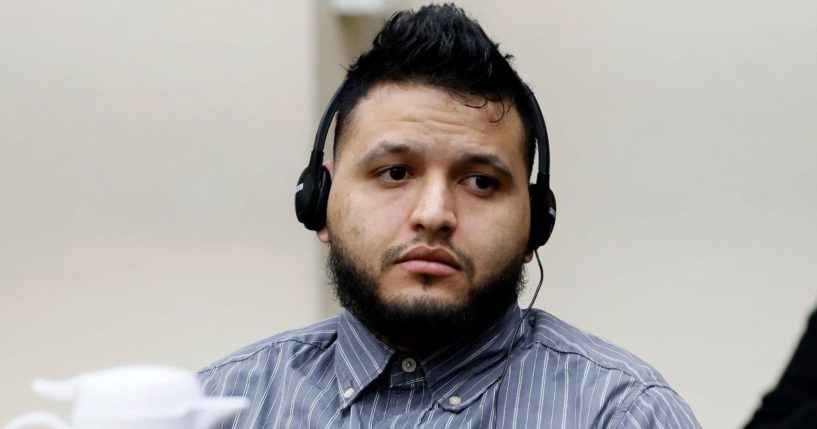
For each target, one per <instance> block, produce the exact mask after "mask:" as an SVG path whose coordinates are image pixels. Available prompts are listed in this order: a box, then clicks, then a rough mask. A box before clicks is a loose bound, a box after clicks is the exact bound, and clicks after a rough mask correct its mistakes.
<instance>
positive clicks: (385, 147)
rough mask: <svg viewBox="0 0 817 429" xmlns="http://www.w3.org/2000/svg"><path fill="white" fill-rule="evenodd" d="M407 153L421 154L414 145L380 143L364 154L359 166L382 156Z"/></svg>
mask: <svg viewBox="0 0 817 429" xmlns="http://www.w3.org/2000/svg"><path fill="white" fill-rule="evenodd" d="M409 152H422V151H421V150H420V149H419V148H417V147H416V146H414V145H411V144H407V143H397V142H390V141H386V140H384V141H381V142H379V143H377V144H376V145H375V147H374V148H372V149H371V150H369V151H368V152H366V153H365V154H364V155H363V157H361V158H360V162H358V164H360V165H366V164H368V163H370V162H372V161H373V160H375V159H377V158H379V157H381V156H383V155H393V154H398V153H409Z"/></svg>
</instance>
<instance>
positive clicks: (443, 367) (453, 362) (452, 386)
mask: <svg viewBox="0 0 817 429" xmlns="http://www.w3.org/2000/svg"><path fill="white" fill-rule="evenodd" d="M521 320H522V314H521V312H520V310H519V307H518V306H517V305H516V303H514V304H513V305H511V306H510V307H508V309H507V310H505V312H504V313H503V314H502V315H501V316H500V318H499V319H497V321H496V322H494V324H493V325H492V326H491V327H489V328H488V329H487V330H486V331H484V332H482V333H481V334H479V335H476V336H465V338H463V339H461V340H458V341H456V342H454V343H452V344H450V345H449V346H447V347H445V348H443V349H442V350H440V351H438V352H437V353H434V354H432V355H430V356H429V357H428V358H426V359H423V360H422V361H421V365H422V366H423V369H424V370H425V374H426V382H427V383H428V386H429V387H430V388H431V392H432V396H433V397H434V399H435V400H436V401H437V402H438V403H439V405H440V406H441V407H442V408H444V409H446V410H449V411H460V410H462V409H463V408H465V407H467V406H468V405H470V404H471V403H472V402H474V401H475V400H476V399H478V398H479V397H480V396H481V395H482V393H483V392H485V390H487V389H488V388H489V387H490V386H491V385H493V384H494V383H495V382H496V381H498V380H499V378H500V377H501V376H502V373H503V371H504V369H505V365H504V363H505V358H506V356H507V354H508V347H509V346H510V345H511V341H512V340H513V342H514V345H515V346H516V343H518V342H519V340H520V339H522V338H525V337H526V336H527V335H528V331H529V330H530V327H529V326H527V325H526V324H524V323H523V324H522V327H521V329H520V332H519V333H518V334H517V335H516V336H515V337H513V335H514V333H515V332H516V327H517V326H518V325H519V322H520V321H521ZM512 337H513V338H512ZM454 397H456V398H455V399H454V400H452V398H454Z"/></svg>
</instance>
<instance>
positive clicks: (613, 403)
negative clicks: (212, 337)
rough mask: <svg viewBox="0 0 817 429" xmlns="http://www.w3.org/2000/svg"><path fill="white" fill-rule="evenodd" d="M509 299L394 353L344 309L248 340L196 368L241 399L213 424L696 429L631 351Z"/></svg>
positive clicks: (216, 387)
mask: <svg viewBox="0 0 817 429" xmlns="http://www.w3.org/2000/svg"><path fill="white" fill-rule="evenodd" d="M521 317H522V313H521V311H520V310H519V308H518V307H516V306H515V305H514V306H513V307H512V308H510V309H509V310H508V311H507V312H506V313H505V314H504V315H503V316H502V317H501V318H500V320H499V321H498V322H497V323H496V324H494V325H493V326H492V327H491V328H490V329H488V330H487V331H486V332H485V333H484V334H483V335H480V336H478V337H476V338H463V339H461V340H459V341H458V342H456V343H454V344H451V345H450V346H448V347H446V348H445V349H443V350H440V351H438V352H437V353H435V354H433V355H430V356H424V357H420V356H411V355H405V354H401V353H399V352H396V351H395V350H393V349H391V348H389V347H387V346H386V345H384V344H383V343H382V342H380V341H379V340H378V339H377V338H376V337H375V336H374V335H373V334H372V333H371V332H370V331H369V330H368V329H366V327H365V326H363V324H361V323H360V321H359V320H357V319H356V318H355V317H354V316H352V315H351V314H350V313H348V312H343V313H342V314H341V315H339V316H337V317H334V318H332V319H329V320H326V321H323V322H320V323H317V324H315V325H312V326H309V327H307V328H303V329H298V330H295V331H290V332H285V333H282V334H280V335H276V336H273V337H271V338H268V339H266V340H263V341H260V342H258V343H255V344H252V345H250V346H247V347H245V348H243V349H241V350H239V351H237V352H235V353H233V354H231V355H229V356H228V357H226V358H224V359H222V360H220V361H218V362H216V363H214V364H213V365H211V366H209V367H207V368H205V369H203V370H202V371H201V372H200V373H199V376H200V378H201V381H202V386H203V389H204V392H205V393H206V394H208V395H230V396H232V395H240V396H246V397H248V398H249V399H250V401H251V406H250V408H248V409H246V410H244V411H242V412H241V413H240V414H239V415H238V416H237V417H236V419H234V420H232V421H228V422H225V423H224V424H223V425H222V426H221V427H222V428H241V429H244V428H248V429H250V428H251V429H256V428H341V427H343V428H429V429H430V428H491V427H497V428H508V429H516V428H667V429H669V428H678V429H680V428H699V427H700V425H699V424H698V422H697V421H696V420H695V417H694V416H693V414H692V411H691V410H690V408H689V406H688V405H687V404H686V403H685V402H684V400H683V399H681V397H680V396H678V394H677V393H675V391H673V390H672V389H671V388H670V387H669V386H668V385H667V383H666V381H664V379H663V378H662V377H661V375H660V374H658V372H657V371H656V370H655V369H653V368H652V367H650V366H649V365H647V364H646V363H644V362H642V361H641V360H640V359H638V358H637V357H635V356H633V355H632V354H630V353H628V352H627V351H624V350H622V349H621V348H618V347H616V346H614V345H612V344H610V343H608V342H606V341H603V340H601V339H599V338H597V337H594V336H592V335H589V334H587V333H585V332H582V331H580V330H578V329H576V328H574V327H572V326H570V325H568V324H567V323H565V322H563V321H561V320H559V319H557V318H555V317H554V316H551V315H550V314H548V313H546V312H544V311H541V310H532V311H531V312H530V313H529V314H528V316H527V320H526V321H525V323H522V326H521V329H520V330H519V333H518V335H516V337H515V338H513V341H514V345H513V351H512V353H511V355H510V367H509V368H508V371H507V373H506V375H505V379H504V380H502V381H501V383H500V379H501V378H502V374H503V369H504V361H505V358H506V354H507V350H508V346H509V345H510V343H509V341H511V340H512V338H511V337H512V336H513V334H514V331H515V328H516V326H517V324H518V323H519V322H520V320H521Z"/></svg>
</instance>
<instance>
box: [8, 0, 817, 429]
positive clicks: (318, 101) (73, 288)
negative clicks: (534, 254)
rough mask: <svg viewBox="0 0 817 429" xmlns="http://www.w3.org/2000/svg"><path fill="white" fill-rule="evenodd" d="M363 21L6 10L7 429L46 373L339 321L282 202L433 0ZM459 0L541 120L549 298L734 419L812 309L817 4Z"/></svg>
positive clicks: (780, 362) (275, 6) (195, 350)
mask: <svg viewBox="0 0 817 429" xmlns="http://www.w3.org/2000/svg"><path fill="white" fill-rule="evenodd" d="M363 3H367V2H363ZM368 3H371V5H373V7H356V6H355V5H354V4H351V5H350V4H349V2H348V1H247V2H193V1H177V2H143V1H135V0H119V1H115V2H111V1H102V0H82V1H64V2H53V1H41V0H26V1H23V0H0V64H2V66H0V350H1V351H2V358H0V380H2V387H0V424H2V423H5V422H7V421H8V420H10V419H11V418H12V417H13V416H15V415H17V414H20V413H23V412H25V411H29V410H33V409H42V408H48V409H59V408H58V407H55V406H54V405H53V404H51V403H49V402H47V401H45V400H41V399H38V398H36V397H35V396H34V394H33V393H31V389H30V381H31V380H32V379H33V378H35V377H49V378H63V377H68V376H72V375H75V374H77V373H80V372H84V371H89V370H94V369H99V368H102V367H106V366H112V365H121V364H128V363H157V364H166V365H176V366H181V367H186V368H190V369H197V368H199V367H202V366H204V365H206V364H208V363H210V362H211V361H213V360H215V359H217V358H219V357H221V356H223V355H225V354H227V353H229V352H231V351H233V350H235V349H237V348H239V347H241V346H243V345H245V344H247V343H250V342H253V341H256V340H258V339H261V338H264V337H267V336H269V335H272V334H274V333H277V332H279V331H282V330H284V329H289V328H294V327H298V326H302V325H305V324H308V323H311V322H314V321H317V320H319V319H321V318H324V317H328V316H329V315H332V314H334V313H335V312H336V311H337V306H336V304H335V303H334V302H333V299H332V296H331V293H330V292H329V288H328V287H327V286H326V281H325V270H324V262H323V257H324V251H325V250H324V249H323V247H322V246H321V245H320V244H319V243H318V242H317V240H316V239H315V238H314V234H313V233H311V232H309V231H307V230H305V229H304V228H302V227H301V226H300V224H298V223H297V221H296V219H295V215H294V211H293V207H292V200H293V191H294V187H295V183H296V179H297V177H298V174H299V173H300V171H301V169H302V168H303V167H304V166H305V165H306V162H307V159H308V153H309V150H310V146H311V144H312V139H313V136H314V130H315V127H316V125H317V122H318V119H319V116H320V113H321V112H322V110H323V107H324V105H325V103H326V101H327V100H328V97H329V95H330V94H331V92H332V90H333V89H334V87H335V86H336V85H337V84H338V83H339V82H340V80H341V79H342V76H343V73H344V66H346V65H347V64H348V63H349V61H350V60H351V59H352V58H353V57H355V56H356V55H357V54H358V53H359V52H360V50H361V49H363V48H365V47H366V46H367V45H368V44H369V43H370V41H371V38H372V36H373V35H374V33H375V32H376V30H377V29H378V27H379V26H380V24H381V23H382V21H383V19H384V18H385V17H387V16H388V15H390V14H391V12H392V11H394V10H396V9H401V8H407V7H417V6H419V5H420V4H422V3H421V2H416V1H386V2H382V3H378V2H376V1H373V2H368ZM458 4H459V5H460V6H462V7H464V8H465V9H466V10H468V11H469V12H470V13H471V14H472V15H473V16H474V17H475V18H477V19H478V20H479V22H480V23H481V24H482V25H483V26H484V28H485V30H486V31H487V33H488V34H489V35H490V36H491V37H492V38H494V40H495V41H498V42H500V43H501V48H502V49H503V50H504V51H506V52H510V53H512V54H514V55H515V56H516V60H515V65H516V67H517V70H518V71H519V73H520V75H521V76H522V77H523V79H525V80H527V81H529V82H530V84H531V86H532V87H533V89H534V90H535V91H536V94H537V96H538V98H539V101H540V103H541V105H542V106H541V107H542V110H543V111H544V113H545V117H546V119H547V122H548V128H549V131H550V138H551V145H552V148H551V152H552V159H553V162H552V176H553V179H552V187H553V188H554V190H555V192H556V194H557V196H558V200H559V208H560V212H559V215H560V217H559V221H558V222H557V225H556V230H555V233H554V236H553V238H552V239H551V241H550V242H549V243H548V245H547V246H546V247H545V248H543V249H542V250H541V252H540V253H541V254H542V257H543V261H544V264H545V280H544V288H543V292H542V293H541V295H540V297H539V299H538V301H537V303H536V305H537V306H538V307H540V308H544V309H546V310H548V311H549V312H551V313H553V314H555V315H557V316H558V317H560V318H562V319H565V320H566V321H568V322H570V323H572V324H574V325H576V326H578V327H580V328H582V329H584V330H588V331H591V332H593V333H595V334H598V335H600V336H602V337H605V338H607V339H609V340H611V341H613V342H615V343H617V344H619V345H621V346H623V347H625V348H627V349H629V350H631V351H633V352H635V353H636V354H638V355H640V356H641V357H642V358H644V359H645V360H647V361H648V362H650V363H652V364H653V365H655V366H656V367H657V368H658V369H659V370H661V372H662V373H663V374H664V375H665V376H666V378H667V379H668V380H669V381H670V383H671V384H672V385H673V386H674V387H675V388H676V390H678V392H680V394H681V395H682V396H683V397H685V398H686V399H687V400H688V402H689V403H690V404H691V406H692V408H693V409H694V410H695V412H696V414H697V416H698V418H699V419H700V421H701V423H702V424H703V426H704V427H708V428H737V427H739V426H741V425H742V424H743V423H744V422H745V421H746V420H747V419H748V417H749V415H750V414H751V412H752V410H753V409H754V408H755V407H756V405H757V404H758V402H759V399H760V397H761V395H762V393H763V392H764V391H765V390H767V389H768V388H769V387H770V386H771V385H772V384H773V383H774V382H775V381H776V379H777V377H778V376H779V374H780V372H781V370H782V368H783V366H784V365H785V363H786V362H787V359H788V357H789V354H790V353H791V352H792V350H793V347H794V345H795V343H796V341H797V338H798V337H799V335H800V333H801V330H802V329H803V327H804V323H805V318H806V316H807V315H808V313H809V311H810V310H811V309H812V308H813V307H814V306H815V304H817V263H815V256H817V226H815V223H814V220H815V219H817V168H815V167H817V126H816V125H815V116H817V85H816V84H815V76H817V44H815V40H817V26H815V22H817V2H814V1H813V0H808V1H806V0H803V1H795V0H782V1H778V2H766V1H754V0H750V1H745V0H743V1H737V0H714V1H713V0H707V1H703V0H690V1H684V2H679V1H669V0H660V1H650V2H646V1H632V0H622V1H617V2H590V1H571V2H565V1H553V0H545V1H505V2H501V3H500V2H496V1H487V0H485V1H462V2H459V3H458ZM364 6H365V5H364ZM529 278H530V279H531V280H532V282H534V281H535V280H537V279H538V273H537V272H536V271H534V270H531V271H530V275H529ZM526 298H527V295H526Z"/></svg>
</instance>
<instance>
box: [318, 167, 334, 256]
mask: <svg viewBox="0 0 817 429" xmlns="http://www.w3.org/2000/svg"><path fill="white" fill-rule="evenodd" d="M323 166H324V167H326V170H327V171H329V177H331V178H333V179H334V178H335V162H334V161H333V160H331V159H330V160H327V161H325V162H324V163H323ZM330 192H331V191H330ZM328 219H329V216H328V215H327V222H328ZM315 234H316V235H317V236H318V240H320V241H321V243H323V244H329V231H328V230H327V229H326V225H324V226H323V228H321V229H319V230H317V231H315Z"/></svg>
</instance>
